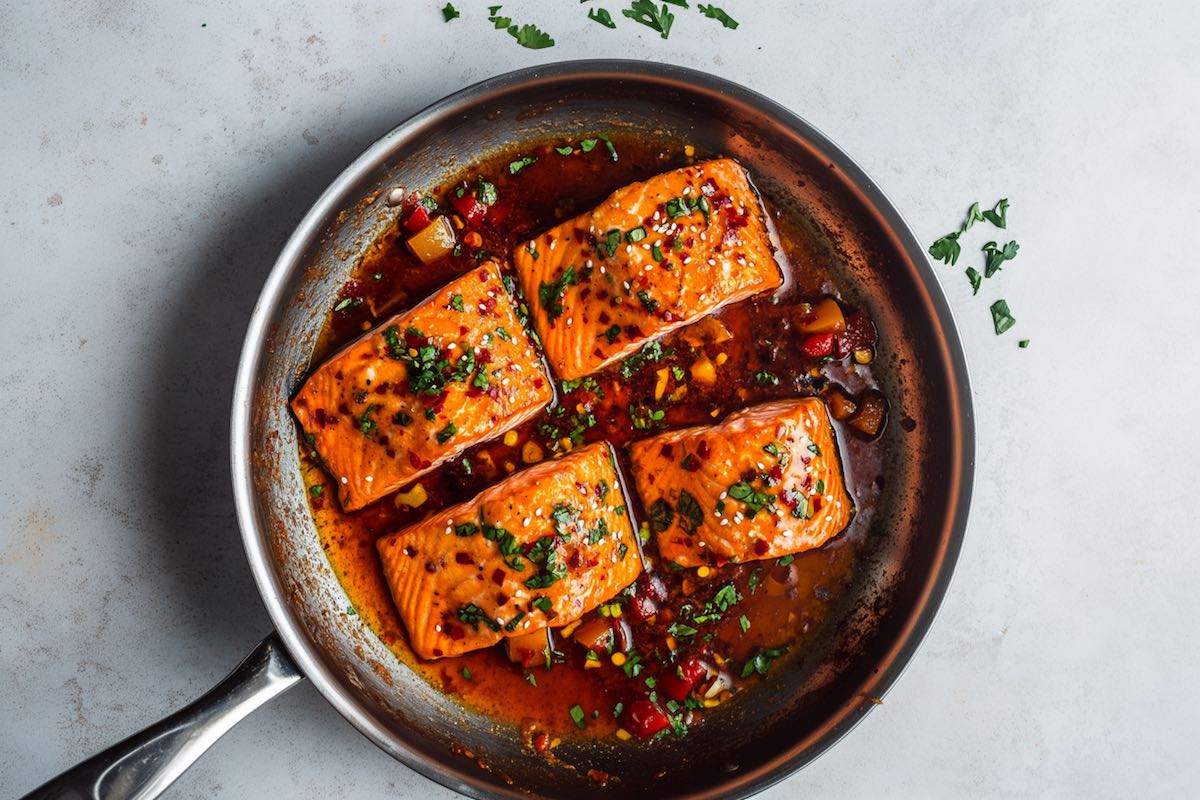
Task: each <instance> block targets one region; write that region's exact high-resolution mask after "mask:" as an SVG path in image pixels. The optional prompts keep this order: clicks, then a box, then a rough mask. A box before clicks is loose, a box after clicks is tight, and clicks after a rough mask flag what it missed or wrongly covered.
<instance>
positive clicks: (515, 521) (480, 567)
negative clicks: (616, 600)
mask: <svg viewBox="0 0 1200 800" xmlns="http://www.w3.org/2000/svg"><path fill="white" fill-rule="evenodd" d="M377 546H378V548H379V556H380V558H381V559H382V560H383V572H384V577H385V578H386V579H387V584H388V587H389V588H390V589H391V592H392V598H393V599H394V600H395V602H396V608H397V609H398V610H399V612H400V617H401V619H403V620H404V626H405V627H406V628H407V629H408V638H409V643H410V645H411V646H412V649H413V651H414V652H416V653H417V654H418V655H420V656H421V657H423V658H441V657H442V656H453V655H458V654H460V653H465V652H467V651H469V650H477V649H479V648H481V647H487V646H489V645H492V644H495V643H496V642H498V641H500V640H501V639H503V638H505V637H509V636H520V635H524V634H529V633H532V632H534V631H537V630H539V629H542V628H545V627H560V626H563V625H568V624H570V623H571V622H574V621H575V620H576V619H578V618H579V617H581V616H583V615H584V614H585V613H587V612H588V611H591V610H592V609H593V608H595V607H596V606H598V605H600V604H602V603H604V602H605V601H607V600H608V599H610V598H611V597H613V596H614V595H615V594H616V593H617V592H619V591H621V590H622V589H624V588H625V587H626V586H628V585H629V584H630V583H632V582H633V581H634V579H635V578H637V576H638V575H639V574H641V571H642V562H641V558H640V556H639V555H638V549H637V543H636V540H635V538H634V532H633V527H632V525H631V524H630V521H629V513H628V511H627V509H626V507H625V497H624V495H623V494H622V492H621V486H620V483H619V482H618V479H617V473H616V469H615V467H614V462H613V454H612V449H611V448H610V447H609V445H608V444H607V443H605V442H600V443H597V444H593V445H590V446H588V447H585V448H583V449H581V450H577V451H575V452H574V453H571V454H570V455H567V456H565V457H563V458H560V459H556V460H554V461H544V462H542V463H540V464H538V465H536V466H534V467H530V468H529V469H526V470H524V471H522V472H518V473H517V474H515V475H513V476H511V477H509V478H507V479H506V480H504V481H502V482H501V483H498V484H496V485H495V486H493V487H491V488H489V489H486V490H484V491H483V492H482V493H481V494H480V495H479V496H477V497H476V498H475V499H474V500H470V501H468V502H466V503H462V504H460V505H457V506H454V507H453V508H450V509H447V510H445V511H440V512H438V513H436V514H434V515H432V516H431V517H429V518H427V519H425V520H424V521H422V522H419V523H417V524H416V525H413V526H412V527H410V528H406V529H405V530H403V531H400V532H399V533H394V534H391V535H390V536H386V537H384V538H382V539H380V540H379V542H378V544H377Z"/></svg>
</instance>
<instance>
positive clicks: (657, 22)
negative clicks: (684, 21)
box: [621, 0, 675, 39]
mask: <svg viewBox="0 0 1200 800" xmlns="http://www.w3.org/2000/svg"><path fill="white" fill-rule="evenodd" d="M621 13H622V14H623V15H625V16H626V17H628V18H629V19H631V20H633V21H634V22H637V23H640V24H642V25H645V26H646V27H647V28H650V29H652V30H655V31H658V33H659V35H660V36H662V38H664V39H666V38H667V37H668V36H670V35H671V25H672V24H674V22H675V15H674V14H672V13H671V12H670V11H669V10H667V4H666V3H663V5H662V8H659V7H657V6H656V5H655V4H654V2H653V0H633V2H632V3H631V4H630V6H629V8H627V9H625V10H624V11H622V12H621Z"/></svg>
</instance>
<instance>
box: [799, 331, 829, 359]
mask: <svg viewBox="0 0 1200 800" xmlns="http://www.w3.org/2000/svg"><path fill="white" fill-rule="evenodd" d="M800 351H801V352H802V353H804V355H806V356H808V357H809V358H825V357H826V356H830V355H833V334H832V333H813V334H810V335H808V336H805V337H804V339H802V340H801V342H800Z"/></svg>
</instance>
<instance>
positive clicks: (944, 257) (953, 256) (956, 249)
mask: <svg viewBox="0 0 1200 800" xmlns="http://www.w3.org/2000/svg"><path fill="white" fill-rule="evenodd" d="M960 253H962V245H960V244H959V243H958V234H957V233H947V234H946V235H945V236H943V237H942V238H940V239H938V240H937V241H936V242H934V243H933V244H931V245H929V255H931V256H933V257H934V258H935V259H937V260H938V261H941V262H942V263H943V264H950V265H951V266H953V265H954V264H957V263H958V256H959V254H960Z"/></svg>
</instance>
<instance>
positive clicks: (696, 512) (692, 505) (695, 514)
mask: <svg viewBox="0 0 1200 800" xmlns="http://www.w3.org/2000/svg"><path fill="white" fill-rule="evenodd" d="M675 508H676V509H677V510H678V511H679V525H680V527H682V528H683V529H684V530H685V531H687V532H688V533H689V534H692V533H695V532H696V529H697V528H699V527H700V524H701V523H703V522H704V509H703V508H701V507H700V503H699V502H698V501H697V500H696V498H695V497H693V496H692V495H691V493H689V492H688V490H687V489H680V490H679V502H678V503H676V504H675Z"/></svg>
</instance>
